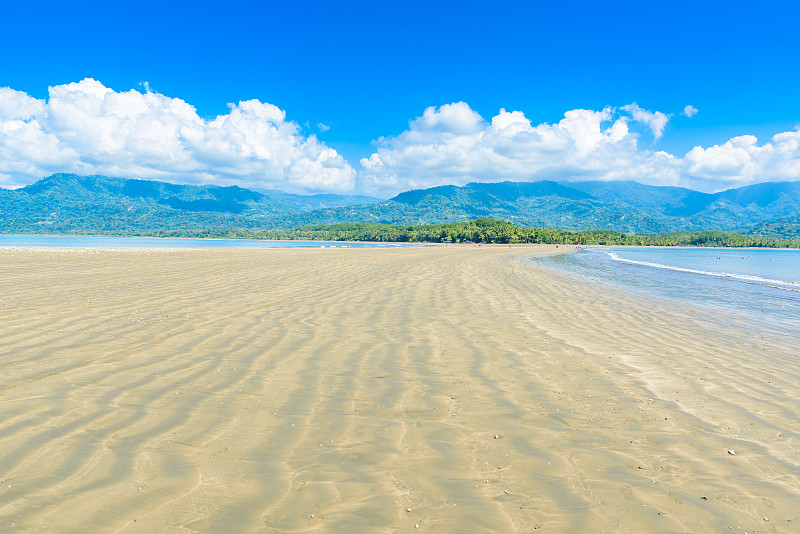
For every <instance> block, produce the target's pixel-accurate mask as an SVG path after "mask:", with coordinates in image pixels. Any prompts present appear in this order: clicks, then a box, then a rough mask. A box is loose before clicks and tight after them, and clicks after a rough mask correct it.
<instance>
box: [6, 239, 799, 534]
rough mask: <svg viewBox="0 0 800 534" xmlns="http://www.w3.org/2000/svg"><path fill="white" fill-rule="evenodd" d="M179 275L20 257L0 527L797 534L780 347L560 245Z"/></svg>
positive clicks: (234, 254)
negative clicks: (640, 292)
mask: <svg viewBox="0 0 800 534" xmlns="http://www.w3.org/2000/svg"><path fill="white" fill-rule="evenodd" d="M574 248H575V247H574V246H571V247H569V250H567V251H564V252H572V251H573V250H574ZM128 250H129V251H130V250H134V251H136V252H141V251H142V250H143V249H128ZM162 251H163V253H162V254H159V255H158V258H157V259H151V258H148V256H147V254H118V253H117V252H115V251H112V250H110V249H104V252H106V253H104V254H99V255H91V256H87V255H85V254H82V252H78V251H69V250H62V251H59V253H58V254H51V255H48V254H42V253H40V252H37V253H33V252H32V251H25V250H22V251H17V252H16V253H14V254H11V253H9V251H7V250H2V249H0V281H2V282H3V284H4V285H5V286H6V287H7V288H8V290H7V291H5V292H4V294H3V295H2V307H0V314H2V318H1V319H2V320H1V321H0V335H2V338H3V339H4V340H5V348H4V349H3V351H2V357H0V369H2V370H3V373H2V375H0V376H2V378H0V414H2V415H0V450H2V451H5V452H4V453H0V478H2V479H3V480H4V482H3V487H2V491H0V525H2V528H10V527H8V525H9V524H10V523H11V522H13V523H15V525H14V529H16V530H15V531H21V532H34V531H38V532H63V531H64V530H69V529H70V528H72V529H75V530H76V531H77V530H81V531H85V532H108V531H116V532H140V531H141V532H145V531H163V532H173V531H187V530H188V531H209V530H228V531H264V532H297V531H305V530H312V529H318V530H320V531H331V532H334V531H352V532H374V531H384V532H393V531H400V530H416V529H415V525H419V526H420V528H422V529H423V530H426V529H427V530H428V531H432V532H458V531H476V530H477V531H481V532H512V531H519V532H528V531H533V530H541V531H543V532H565V531H571V532H580V531H586V530H592V531H599V530H616V531H628V532H635V531H639V532H642V531H682V530H690V531H691V530H694V531H697V530H706V531H720V530H728V528H729V527H731V528H733V529H734V531H744V530H746V531H748V532H750V531H756V530H761V529H763V528H766V526H768V527H769V529H770V530H774V531H777V532H791V531H793V530H795V529H796V528H797V527H796V523H797V522H798V521H800V513H799V512H797V510H796V502H797V500H798V499H800V490H798V488H800V459H799V456H800V446H798V442H800V424H799V423H798V422H797V421H798V420H800V400H798V399H800V362H799V361H798V358H797V349H796V345H795V344H793V343H791V342H789V341H787V340H785V339H782V338H781V337H780V336H769V335H765V336H763V337H762V336H759V335H758V334H753V333H749V332H747V331H744V330H742V329H737V328H732V327H726V326H724V325H720V324H719V323H718V322H717V321H714V320H712V319H713V318H711V317H704V316H702V315H698V314H697V313H696V311H695V310H693V309H692V308H691V306H688V305H680V304H676V303H670V302H665V301H660V300H657V299H652V298H644V297H639V296H635V295H618V294H615V293H613V292H612V291H610V290H608V289H606V288H604V287H602V286H599V285H596V284H590V283H586V282H582V281H579V280H578V279H577V278H575V277H572V276H569V275H568V274H565V273H557V272H553V271H551V270H550V269H544V268H541V267H539V266H536V265H535V264H531V262H527V261H524V258H526V257H529V256H533V255H539V254H549V253H561V251H562V249H561V248H559V249H556V248H555V246H544V245H531V246H524V245H513V246H512V247H511V248H509V247H508V246H507V245H493V246H492V245H483V246H481V247H474V246H472V245H448V246H435V247H421V248H407V249H395V248H390V249H347V250H341V249H327V248H326V249H318V248H315V249H224V250H222V249H202V250H197V249H194V250H192V249H178V250H175V249H162ZM729 450H732V451H734V452H735V455H733V454H729V453H728V451H729ZM6 486H11V487H10V488H8V487H6ZM703 497H705V498H703ZM406 510H410V511H408V512H407V511H406ZM764 517H767V518H768V519H769V521H768V522H766V521H764V519H763V518H764Z"/></svg>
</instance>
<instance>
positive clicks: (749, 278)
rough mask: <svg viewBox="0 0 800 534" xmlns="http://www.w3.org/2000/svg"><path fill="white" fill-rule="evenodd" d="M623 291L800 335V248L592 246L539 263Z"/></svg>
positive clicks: (539, 260) (548, 258)
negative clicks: (674, 302)
mask: <svg viewBox="0 0 800 534" xmlns="http://www.w3.org/2000/svg"><path fill="white" fill-rule="evenodd" d="M535 261H537V262H538V263H541V264H542V265H546V266H549V267H553V268H556V269H559V270H563V271H567V272H571V273H573V274H576V275H578V276H581V277H584V278H589V279H591V280H594V281H596V282H600V283H603V284H607V285H609V286H612V287H614V288H615V289H617V290H620V291H630V292H633V293H638V294H644V295H649V296H656V297H659V298H665V299H669V300H675V301H680V302H688V303H691V304H693V305H696V306H701V307H703V308H705V309H707V310H708V311H710V312H712V313H713V312H714V311H717V312H719V313H720V314H723V313H727V314H733V315H734V316H736V317H737V318H739V319H741V320H744V321H745V322H751V323H752V324H753V325H754V326H756V327H758V328H764V329H768V330H771V331H776V332H779V333H782V332H785V333H787V334H792V335H799V334H800V250H776V249H709V248H671V247H669V248H668V247H640V248H636V247H630V248H623V247H620V248H588V249H584V250H582V251H580V252H577V253H574V254H563V255H558V256H550V257H546V258H541V259H537V260H535Z"/></svg>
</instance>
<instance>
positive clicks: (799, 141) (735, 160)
mask: <svg viewBox="0 0 800 534" xmlns="http://www.w3.org/2000/svg"><path fill="white" fill-rule="evenodd" d="M684 166H685V173H686V174H687V175H688V176H689V177H691V178H692V179H693V180H694V182H696V183H700V184H702V185H703V186H704V187H705V188H706V189H712V190H718V189H728V188H730V187H738V186H739V185H745V184H751V183H757V182H765V181H789V180H800V131H794V132H783V133H779V134H777V135H774V136H772V138H771V139H770V141H769V142H767V143H764V144H763V145H760V146H759V144H758V139H757V138H756V137H755V136H752V135H742V136H738V137H734V138H732V139H730V140H728V141H727V142H725V143H723V144H721V145H714V146H711V147H708V148H703V147H700V146H696V147H694V148H693V149H692V150H690V151H689V153H688V154H686V157H685V158H684Z"/></svg>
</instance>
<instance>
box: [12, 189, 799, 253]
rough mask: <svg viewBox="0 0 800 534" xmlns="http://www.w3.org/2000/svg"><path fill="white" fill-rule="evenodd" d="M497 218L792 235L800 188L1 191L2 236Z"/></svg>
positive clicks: (572, 226)
mask: <svg viewBox="0 0 800 534" xmlns="http://www.w3.org/2000/svg"><path fill="white" fill-rule="evenodd" d="M477 218H495V219H503V220H507V221H510V222H513V223H515V224H517V225H519V226H527V227H550V228H562V229H568V230H589V229H611V230H616V231H620V232H627V233H652V232H675V231H701V230H727V231H738V232H742V233H748V234H756V235H764V236H769V237H793V238H796V237H798V236H800V182H777V183H771V182H769V183H762V184H757V185H751V186H746V187H741V188H736V189H729V190H727V191H722V192H719V193H701V192H698V191H693V190H690V189H685V188H680V187H664V186H649V185H643V184H639V183H636V182H554V181H538V182H499V183H470V184H467V185H465V186H461V187H459V186H439V187H433V188H429V189H419V190H412V191H406V192H404V193H401V194H399V195H397V196H395V197H393V198H391V199H388V200H382V199H377V198H373V197H366V196H355V195H351V196H347V195H294V194H289V193H285V192H283V191H277V190H259V191H256V190H250V189H244V188H241V187H237V186H230V187H220V186H207V185H206V186H198V185H179V184H171V183H165V182H158V181H152V180H138V179H127V178H114V177H107V176H77V175H74V174H54V175H52V176H48V177H46V178H43V179H42V180H39V181H38V182H36V183H34V184H31V185H28V186H26V187H22V188H19V189H2V188H0V233H6V234H8V233H67V234H73V233H84V234H96V233H113V234H120V233H123V234H124V233H137V234H146V233H159V232H165V231H175V230H181V231H185V232H188V233H196V234H201V233H202V232H203V231H204V230H208V229H215V230H226V229H251V230H252V229H286V228H293V227H297V226H304V225H311V224H323V223H340V222H381V223H390V224H428V223H446V222H457V221H466V220H472V219H477Z"/></svg>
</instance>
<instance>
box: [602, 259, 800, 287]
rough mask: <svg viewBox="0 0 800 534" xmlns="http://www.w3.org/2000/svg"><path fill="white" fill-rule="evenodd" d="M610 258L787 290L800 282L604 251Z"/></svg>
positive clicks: (655, 267) (643, 265)
mask: <svg viewBox="0 0 800 534" xmlns="http://www.w3.org/2000/svg"><path fill="white" fill-rule="evenodd" d="M606 254H608V255H609V256H610V257H611V259H612V260H614V261H617V262H620V263H628V264H631V265H640V266H642V267H651V268H654V269H667V270H670V271H676V272H680V273H691V274H699V275H703V276H713V277H716V278H730V279H734V280H740V281H742V282H747V283H750V284H759V285H764V286H769V287H774V288H776V289H785V290H787V291H798V292H800V283H798V282H790V281H787V280H772V279H770V278H762V277H760V276H751V275H745V274H734V273H724V272H714V271H701V270H698V269H690V268H688V267H676V266H674V265H663V264H661V263H653V262H649V261H637V260H630V259H628V258H623V257H622V256H620V255H619V254H617V253H616V252H606Z"/></svg>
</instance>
